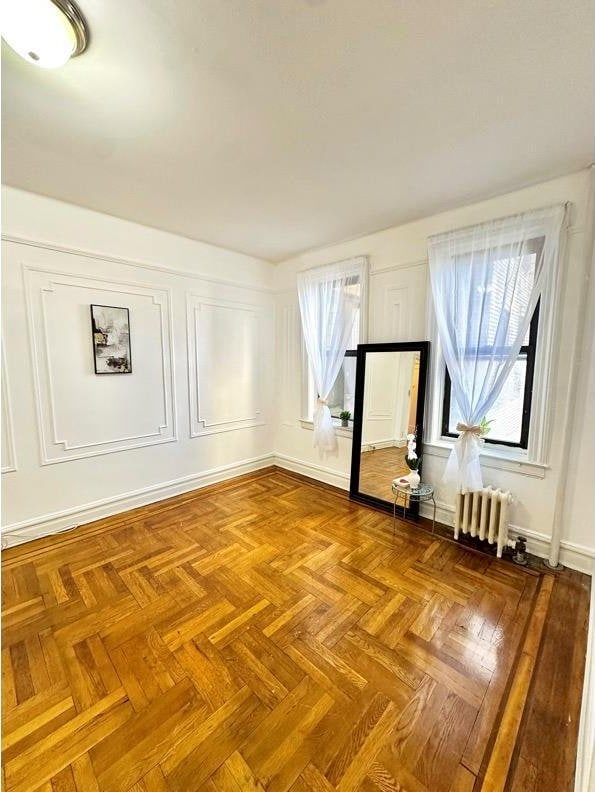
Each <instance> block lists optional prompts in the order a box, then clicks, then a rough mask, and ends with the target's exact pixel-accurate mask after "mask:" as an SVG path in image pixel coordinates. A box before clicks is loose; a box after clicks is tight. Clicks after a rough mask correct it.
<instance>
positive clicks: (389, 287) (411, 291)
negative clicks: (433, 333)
mask: <svg viewBox="0 0 595 792" xmlns="http://www.w3.org/2000/svg"><path fill="white" fill-rule="evenodd" d="M374 274H375V275H376V277H374V278H372V279H371V281H370V300H371V302H370V304H371V305H377V306H379V309H378V310H374V311H370V341H371V342H377V341H414V340H420V339H423V338H424V337H425V336H424V334H425V310H424V311H421V310H420V306H425V295H426V278H427V269H426V268H425V267H422V266H418V265H410V266H408V267H399V268H396V269H387V270H384V271H382V272H376V273H374Z"/></svg>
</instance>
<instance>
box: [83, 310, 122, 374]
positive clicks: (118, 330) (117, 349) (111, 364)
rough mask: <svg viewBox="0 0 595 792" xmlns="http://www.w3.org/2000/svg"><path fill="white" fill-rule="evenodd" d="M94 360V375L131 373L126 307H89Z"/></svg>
mask: <svg viewBox="0 0 595 792" xmlns="http://www.w3.org/2000/svg"><path fill="white" fill-rule="evenodd" d="M91 327H92V331H93V360H94V363H95V373H96V374H130V373H131V372H132V357H131V354H130V314H129V311H128V308H116V307H115V306H113V305H92V306H91Z"/></svg>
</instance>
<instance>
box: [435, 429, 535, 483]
mask: <svg viewBox="0 0 595 792" xmlns="http://www.w3.org/2000/svg"><path fill="white" fill-rule="evenodd" d="M453 445H454V441H451V440H446V439H444V438H441V439H440V440H436V441H434V442H433V443H424V454H427V455H428V456H437V457H443V458H446V457H448V456H449V454H450V452H451V449H452V447H453ZM480 462H481V465H482V467H488V468H496V470H507V471H509V472H511V473H519V474H520V475H522V476H531V477H532V478H540V479H542V478H545V474H546V471H547V470H548V469H549V465H544V464H542V463H541V462H529V461H528V460H527V456H526V453H524V452H522V451H518V450H517V449H507V448H504V447H501V448H498V449H496V448H490V449H489V450H486V448H485V446H484V450H483V451H482V452H481V455H480Z"/></svg>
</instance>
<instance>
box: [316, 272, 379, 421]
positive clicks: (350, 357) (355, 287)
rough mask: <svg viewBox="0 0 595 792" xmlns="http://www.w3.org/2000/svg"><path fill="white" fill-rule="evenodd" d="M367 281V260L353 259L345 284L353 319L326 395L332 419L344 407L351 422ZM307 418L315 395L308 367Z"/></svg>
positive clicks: (337, 417) (362, 335)
mask: <svg viewBox="0 0 595 792" xmlns="http://www.w3.org/2000/svg"><path fill="white" fill-rule="evenodd" d="M366 281H367V260H366V259H365V258H359V259H354V271H353V275H351V276H350V277H349V278H348V280H347V283H346V285H345V286H344V289H345V293H346V296H347V297H348V298H349V299H350V300H352V301H354V302H356V303H357V309H356V313H355V320H354V323H353V328H352V331H351V339H350V342H349V345H348V349H347V351H346V353H345V359H344V361H343V365H342V366H341V369H340V371H339V374H338V376H337V379H336V380H335V384H334V385H333V388H332V390H331V393H330V395H329V398H328V407H329V409H330V411H331V415H332V416H333V418H335V419H337V422H338V420H339V414H340V413H341V412H343V411H344V410H348V411H349V412H350V413H351V419H350V422H349V425H350V427H351V426H352V425H353V411H354V403H355V368H356V354H357V345H358V344H360V343H362V342H364V341H365V297H364V295H365V292H366ZM307 383H308V384H307V411H306V414H307V417H308V420H312V416H313V414H314V406H315V404H316V399H317V396H318V394H317V393H316V386H315V384H314V378H313V376H312V372H311V371H310V368H309V366H308V373H307Z"/></svg>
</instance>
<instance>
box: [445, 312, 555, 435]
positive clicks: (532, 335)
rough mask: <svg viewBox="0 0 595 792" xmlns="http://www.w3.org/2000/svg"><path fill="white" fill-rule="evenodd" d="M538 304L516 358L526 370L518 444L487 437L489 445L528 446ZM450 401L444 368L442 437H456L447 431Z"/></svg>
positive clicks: (447, 377)
mask: <svg viewBox="0 0 595 792" xmlns="http://www.w3.org/2000/svg"><path fill="white" fill-rule="evenodd" d="M539 303H540V300H538V302H537V305H536V306H535V311H534V312H533V316H532V318H531V324H530V325H529V343H528V344H524V345H523V346H522V347H521V349H520V351H519V355H518V358H517V360H518V359H519V358H523V357H524V358H525V359H526V361H527V370H526V374H525V390H524V393H523V415H522V418H521V437H520V440H519V442H518V443H513V442H511V441H510V440H497V439H496V438H492V437H490V436H489V435H487V436H486V437H485V438H484V440H485V442H486V443H490V444H491V445H499V446H507V447H509V448H523V449H526V448H527V447H528V445H529V426H530V424H531V405H532V402H533V380H534V375H535V353H536V351H537V333H538V330H539ZM450 399H451V380H450V374H449V373H448V368H447V367H446V366H445V367H444V395H443V399H442V437H458V435H457V433H456V432H451V431H449V429H450V427H449V423H450Z"/></svg>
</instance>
